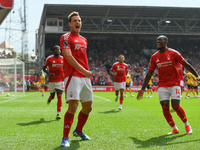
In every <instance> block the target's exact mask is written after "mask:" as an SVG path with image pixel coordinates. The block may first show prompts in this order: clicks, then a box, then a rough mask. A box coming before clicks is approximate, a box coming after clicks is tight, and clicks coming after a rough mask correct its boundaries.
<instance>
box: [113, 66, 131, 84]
mask: <svg viewBox="0 0 200 150" xmlns="http://www.w3.org/2000/svg"><path fill="white" fill-rule="evenodd" d="M127 70H128V65H127V64H125V63H123V64H120V63H119V62H116V63H114V64H113V66H112V69H111V71H114V72H116V73H117V75H116V76H115V77H114V82H126V74H127Z"/></svg>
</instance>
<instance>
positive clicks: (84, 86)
mask: <svg viewBox="0 0 200 150" xmlns="http://www.w3.org/2000/svg"><path fill="white" fill-rule="evenodd" d="M68 21H69V26H70V29H71V31H70V32H67V33H66V34H64V35H62V36H61V38H60V48H61V50H62V53H63V56H64V58H65V59H64V68H65V70H64V78H65V79H64V82H65V97H66V102H67V103H68V110H67V112H66V114H65V118H64V131H63V140H62V143H61V146H64V147H70V144H69V132H70V129H71V125H72V123H73V120H74V114H75V113H76V110H77V107H78V104H79V102H81V104H82V109H81V111H80V112H79V115H78V123H77V126H76V129H75V130H74V132H73V135H74V136H79V137H81V138H82V140H90V138H89V137H88V136H87V135H86V134H84V133H83V131H82V129H83V127H84V125H85V123H86V122H87V119H88V116H89V113H90V112H91V111H92V101H93V91H92V85H91V81H90V78H89V77H90V76H91V75H92V72H91V71H89V66H88V59H87V53H86V50H87V40H86V39H85V38H84V37H82V36H81V35H79V33H80V30H81V25H82V22H81V18H80V16H79V13H78V12H72V13H71V14H69V16H68Z"/></svg>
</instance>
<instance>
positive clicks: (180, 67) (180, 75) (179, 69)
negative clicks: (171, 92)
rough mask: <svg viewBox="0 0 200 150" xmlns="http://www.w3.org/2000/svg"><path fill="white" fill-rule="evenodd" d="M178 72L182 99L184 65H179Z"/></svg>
mask: <svg viewBox="0 0 200 150" xmlns="http://www.w3.org/2000/svg"><path fill="white" fill-rule="evenodd" d="M177 70H178V73H179V78H180V86H181V97H182V93H183V91H184V75H185V72H184V66H183V65H182V64H180V63H178V65H177Z"/></svg>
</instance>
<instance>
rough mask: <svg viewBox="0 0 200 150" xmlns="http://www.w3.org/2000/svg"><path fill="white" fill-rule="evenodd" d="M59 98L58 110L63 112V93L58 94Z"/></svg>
mask: <svg viewBox="0 0 200 150" xmlns="http://www.w3.org/2000/svg"><path fill="white" fill-rule="evenodd" d="M57 98H58V102H57V112H61V108H62V95H61V94H58V95H57Z"/></svg>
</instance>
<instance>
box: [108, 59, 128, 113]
mask: <svg viewBox="0 0 200 150" xmlns="http://www.w3.org/2000/svg"><path fill="white" fill-rule="evenodd" d="M124 60H125V58H124V55H119V57H118V61H119V62H116V63H114V64H113V66H112V68H111V70H110V74H111V75H114V76H115V77H114V86H115V95H116V98H115V101H117V100H118V96H119V91H120V105H119V109H120V110H121V109H122V104H123V100H124V89H125V88H126V87H125V86H126V74H127V72H128V65H127V64H125V63H124Z"/></svg>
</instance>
